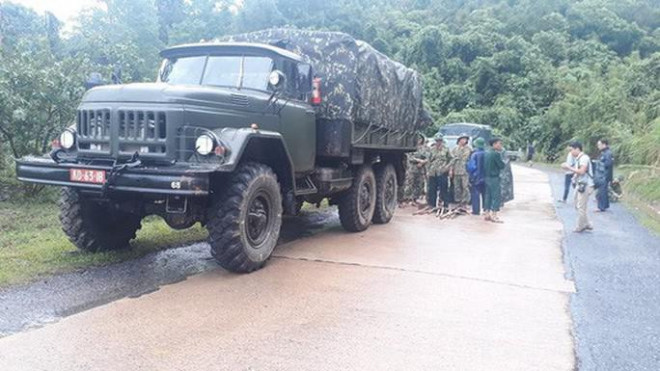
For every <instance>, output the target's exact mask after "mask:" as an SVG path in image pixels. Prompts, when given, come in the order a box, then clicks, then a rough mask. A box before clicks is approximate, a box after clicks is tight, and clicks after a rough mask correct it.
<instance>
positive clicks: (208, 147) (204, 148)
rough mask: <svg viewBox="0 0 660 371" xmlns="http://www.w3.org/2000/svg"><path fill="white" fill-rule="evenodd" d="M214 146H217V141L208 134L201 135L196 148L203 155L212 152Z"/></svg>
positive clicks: (196, 142)
mask: <svg viewBox="0 0 660 371" xmlns="http://www.w3.org/2000/svg"><path fill="white" fill-rule="evenodd" d="M213 147H215V141H214V140H213V138H211V137H210V136H208V135H206V134H202V135H200V136H199V137H198V138H197V140H196V141H195V150H196V151H197V153H199V154H200V155H202V156H206V155H208V154H211V152H213Z"/></svg>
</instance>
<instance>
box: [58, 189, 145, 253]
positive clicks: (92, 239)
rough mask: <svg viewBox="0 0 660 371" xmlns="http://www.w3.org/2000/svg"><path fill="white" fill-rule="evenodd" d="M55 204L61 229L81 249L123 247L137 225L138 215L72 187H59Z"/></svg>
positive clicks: (138, 222) (100, 249)
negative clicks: (60, 189) (58, 195)
mask: <svg viewBox="0 0 660 371" xmlns="http://www.w3.org/2000/svg"><path fill="white" fill-rule="evenodd" d="M59 206H60V222H61V223H62V230H63V231H64V233H65V234H66V235H67V236H68V237H69V240H70V241H71V242H72V243H73V244H74V245H75V246H76V247H77V248H78V249H80V250H82V251H88V252H99V251H111V250H118V249H122V248H124V247H127V246H129V242H130V241H131V240H132V239H134V238H135V232H137V230H138V229H140V227H141V224H140V222H141V220H142V216H141V215H136V214H131V213H127V212H122V211H119V210H113V209H110V208H109V207H107V206H106V205H103V204H100V203H98V202H94V201H92V200H89V199H86V198H85V197H84V196H83V195H81V194H80V192H79V191H78V190H76V189H74V188H68V187H65V188H62V194H61V197H60V202H59Z"/></svg>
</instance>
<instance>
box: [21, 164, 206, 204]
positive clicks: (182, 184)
mask: <svg viewBox="0 0 660 371" xmlns="http://www.w3.org/2000/svg"><path fill="white" fill-rule="evenodd" d="M74 168H79V169H93V170H105V171H106V174H110V171H111V170H112V167H111V166H99V165H85V164H74V163H59V164H58V163H56V162H55V161H53V160H51V159H46V158H40V157H29V158H23V159H20V160H16V174H17V177H18V180H20V181H23V182H28V183H39V184H47V185H54V186H63V187H75V188H81V189H87V190H91V191H94V190H97V191H99V192H100V191H101V190H102V189H103V185H102V184H88V183H77V182H72V181H70V180H69V170H70V169H74ZM214 170H215V169H211V168H209V167H194V166H189V165H170V166H140V167H135V168H131V169H126V170H124V171H122V172H121V173H119V174H118V175H116V177H115V178H114V181H113V182H112V183H111V184H109V185H108V187H107V190H108V191H118V192H137V193H150V194H165V195H180V196H206V195H208V194H209V177H210V173H212V172H213V171H214Z"/></svg>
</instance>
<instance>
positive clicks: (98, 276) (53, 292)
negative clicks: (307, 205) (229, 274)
mask: <svg viewBox="0 0 660 371" xmlns="http://www.w3.org/2000/svg"><path fill="white" fill-rule="evenodd" d="M338 224H339V218H338V217H337V213H336V208H327V209H320V210H305V211H303V212H302V213H301V215H300V216H297V217H288V218H285V219H284V221H283V225H282V232H281V237H280V241H279V244H282V243H286V242H290V241H293V240H297V239H300V238H303V237H310V236H314V235H316V234H318V233H319V232H321V231H323V230H324V229H325V228H332V227H337V226H338ZM212 269H222V268H220V267H219V266H218V265H217V264H216V263H215V261H214V260H213V258H212V257H211V254H210V253H209V246H208V244H206V243H204V242H202V243H195V244H192V245H189V246H184V247H177V248H171V249H167V250H162V251H159V252H156V253H153V254H150V255H147V256H144V257H142V258H139V259H135V260H131V261H127V262H122V263H118V264H113V265H109V266H103V267H95V268H89V269H86V270H84V271H79V272H72V273H66V274H61V275H56V276H52V277H46V278H41V279H40V280H39V281H37V282H33V283H30V284H26V285H20V286H15V287H10V288H6V289H0V303H1V304H0V337H4V336H8V335H11V334H13V333H16V332H19V331H23V330H26V329H29V328H35V327H40V326H43V325H45V324H47V323H51V322H56V321H57V320H59V319H60V318H62V317H66V316H70V315H72V314H75V313H79V312H82V311H85V310H88V309H91V308H94V307H97V306H101V305H104V304H107V303H110V302H112V301H115V300H119V299H122V298H126V297H128V298H137V297H140V296H142V295H147V294H149V293H152V292H154V291H157V290H158V289H159V288H160V287H161V286H163V285H169V284H173V283H177V282H180V281H183V280H185V279H187V278H188V277H190V276H192V275H195V274H199V273H202V272H206V271H209V270H212Z"/></svg>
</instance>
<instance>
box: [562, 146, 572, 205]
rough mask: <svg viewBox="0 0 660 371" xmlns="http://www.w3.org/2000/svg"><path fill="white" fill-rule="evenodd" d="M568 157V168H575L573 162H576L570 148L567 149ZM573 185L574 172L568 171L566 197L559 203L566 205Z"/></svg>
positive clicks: (565, 185)
mask: <svg viewBox="0 0 660 371" xmlns="http://www.w3.org/2000/svg"><path fill="white" fill-rule="evenodd" d="M567 151H568V155H567V156H566V162H565V164H567V165H568V166H571V167H572V166H573V162H574V161H575V158H574V157H573V155H571V151H570V147H567ZM572 183H573V172H572V171H567V172H566V173H565V174H564V197H563V198H562V199H561V200H559V202H563V203H566V200H567V199H568V193H569V192H570V191H571V185H572Z"/></svg>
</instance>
